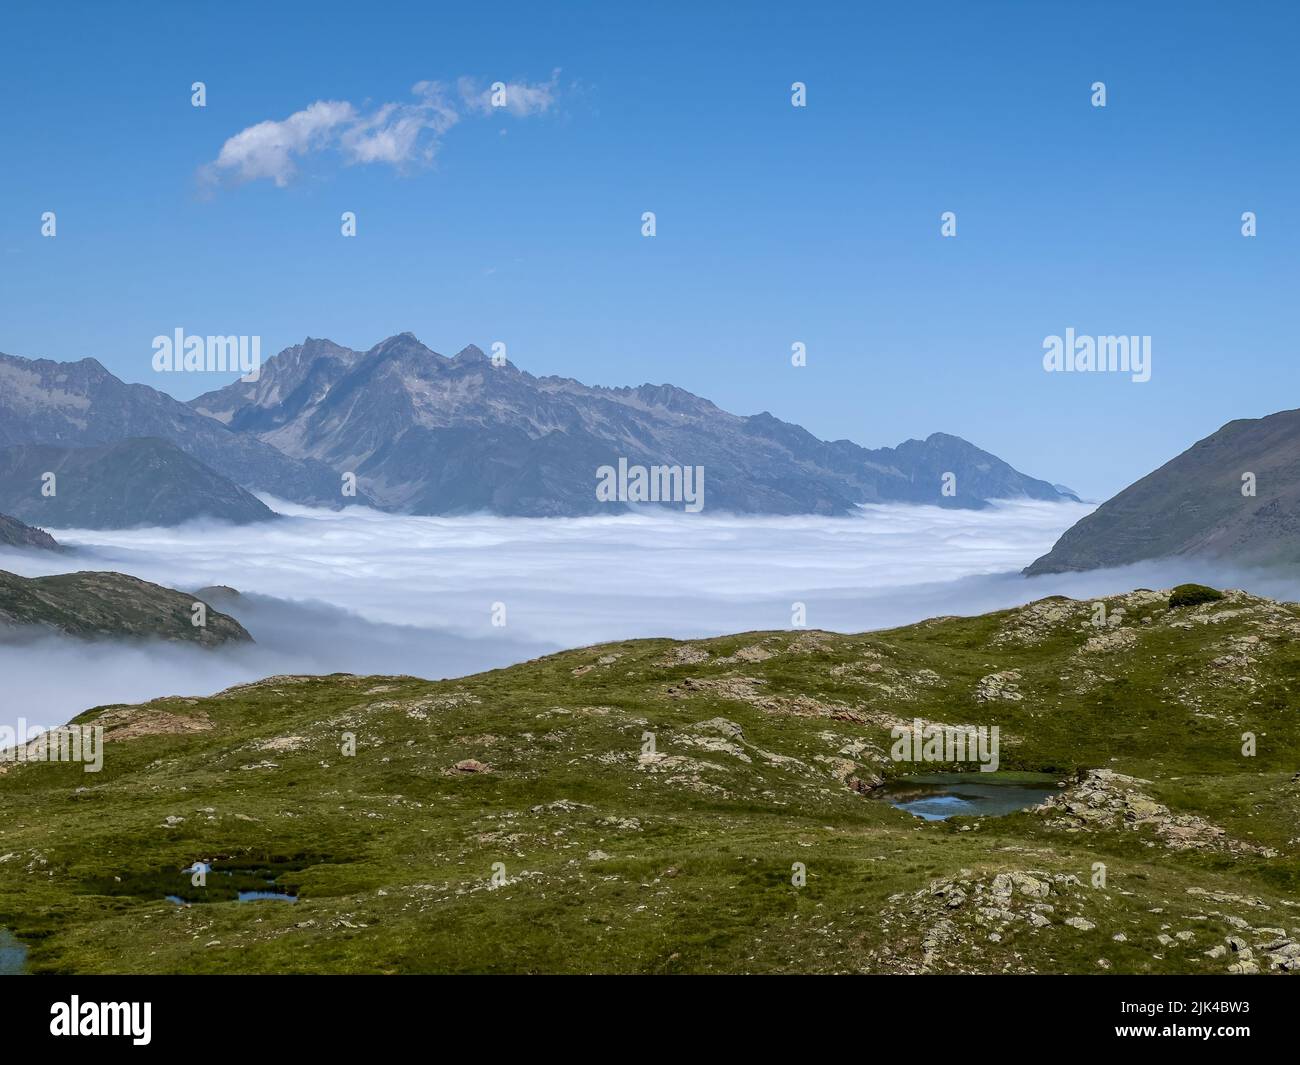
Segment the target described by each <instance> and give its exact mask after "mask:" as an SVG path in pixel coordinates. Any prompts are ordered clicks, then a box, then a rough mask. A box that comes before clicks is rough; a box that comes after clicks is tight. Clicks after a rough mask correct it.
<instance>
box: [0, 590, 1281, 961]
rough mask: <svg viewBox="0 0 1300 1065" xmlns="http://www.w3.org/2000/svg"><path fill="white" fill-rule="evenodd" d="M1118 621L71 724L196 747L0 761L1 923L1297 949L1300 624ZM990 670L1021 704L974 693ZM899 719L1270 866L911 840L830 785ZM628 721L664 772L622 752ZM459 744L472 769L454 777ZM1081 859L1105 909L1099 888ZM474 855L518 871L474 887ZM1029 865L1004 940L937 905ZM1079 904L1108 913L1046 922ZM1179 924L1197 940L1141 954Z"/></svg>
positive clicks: (886, 946) (631, 956) (827, 637)
mask: <svg viewBox="0 0 1300 1065" xmlns="http://www.w3.org/2000/svg"><path fill="white" fill-rule="evenodd" d="M1107 602H1108V605H1109V607H1110V609H1111V611H1112V612H1113V611H1114V610H1115V608H1117V607H1118V608H1122V609H1124V610H1125V613H1124V614H1122V615H1121V619H1122V620H1121V621H1120V623H1119V624H1118V625H1117V626H1113V627H1111V628H1108V629H1106V630H1104V632H1099V630H1097V629H1096V628H1094V627H1092V626H1091V625H1090V624H1089V621H1090V618H1091V615H1092V611H1091V607H1090V605H1089V604H1085V603H1071V602H1070V601H1068V600H1045V601H1043V602H1042V603H1040V604H1036V605H1031V606H1030V607H1026V608H1023V609H1020V610H1014V611H1004V612H999V613H995V614H990V615H986V616H983V617H978V618H971V619H957V618H945V619H937V620H933V621H929V622H925V623H922V624H920V625H915V626H910V627H907V628H903V629H898V630H894V631H890V632H880V633H871V634H865V635H858V636H839V635H831V634H826V633H816V632H779V633H748V634H743V635H738V636H731V637H726V638H722V639H716V640H706V641H696V642H694V643H692V644H689V645H683V644H680V643H676V642H674V641H670V640H641V641H634V642H629V643H620V644H608V645H603V646H600V647H595V648H586V649H583V650H578V651H571V652H566V653H563V654H559V655H554V656H551V657H548V658H544V659H540V660H538V661H535V662H529V663H525V664H523V665H519V666H515V667H512V668H510V669H505V670H497V671H494V672H490V673H485V674H481V675H478V676H474V677H469V678H466V679H462V680H455V681H445V682H440V683H430V682H426V681H422V680H417V679H413V678H402V677H399V678H380V677H369V678H360V677H352V676H347V675H335V676H329V677H319V678H270V679H268V680H266V681H263V682H261V683H259V684H256V685H250V686H245V687H241V688H237V689H232V690H230V691H228V692H225V693H222V694H220V695H218V696H215V697H213V698H210V699H163V700H157V701H155V702H153V703H150V704H147V707H146V708H144V709H141V710H130V711H124V710H123V709H122V708H106V709H105V708H101V709H100V710H96V711H91V712H89V713H87V714H85V715H83V717H82V718H81V719H79V720H83V721H91V720H93V719H95V718H96V717H98V716H100V715H101V714H107V715H109V716H108V720H109V721H110V723H111V724H114V725H117V726H120V725H121V724H122V723H123V722H124V721H130V720H135V721H136V729H137V730H139V729H141V728H154V729H156V728H159V727H160V726H165V725H167V724H168V723H171V724H175V722H176V719H175V718H172V717H171V716H170V715H178V716H179V717H180V718H183V719H186V720H187V721H188V722H189V723H190V724H191V725H194V724H196V723H197V724H199V725H203V724H205V723H206V724H207V725H209V726H210V727H208V728H206V729H204V730H203V731H195V732H187V733H184V734H181V733H175V732H170V733H161V734H155V735H144V736H136V737H135V738H130V739H124V740H120V741H118V742H111V743H110V746H109V748H108V751H107V756H106V762H105V768H104V771H103V772H102V773H100V774H98V775H90V774H84V773H82V772H81V771H80V770H79V769H77V768H74V767H65V766H56V765H38V766H29V767H23V768H19V769H11V770H10V771H9V772H8V773H6V774H4V775H3V776H0V825H3V826H4V827H3V829H0V925H7V926H9V927H10V928H11V929H12V930H13V931H14V932H15V933H16V934H17V935H18V936H19V937H20V938H22V939H24V940H26V941H28V942H29V943H30V944H32V953H31V957H30V961H31V964H32V967H33V968H34V969H35V970H38V971H131V972H285V971H305V972H388V973H391V972H417V971H438V972H443V971H475V972H479V971H583V972H629V971H630V972H678V971H718V972H731V971H746V972H748V971H790V970H793V971H801V972H807V971H811V972H823V971H916V970H917V969H919V968H921V967H923V966H924V967H926V968H929V969H932V970H935V971H954V970H956V971H1004V970H1010V971H1043V972H1051V971H1063V970H1065V971H1084V972H1096V971H1098V964H1099V959H1105V961H1106V962H1107V963H1108V965H1109V967H1110V969H1111V971H1116V972H1119V971H1132V972H1223V971H1225V969H1226V967H1227V965H1228V964H1229V963H1230V962H1231V961H1232V960H1233V959H1232V957H1231V956H1229V957H1226V958H1217V959H1214V958H1209V957H1206V956H1205V954H1204V952H1205V951H1206V950H1207V949H1208V948H1210V947H1212V946H1213V945H1215V944H1221V943H1222V942H1223V940H1224V937H1225V936H1227V935H1232V934H1240V935H1241V936H1243V937H1245V938H1246V939H1247V940H1249V941H1250V942H1252V943H1254V942H1257V941H1260V940H1261V939H1268V938H1270V936H1269V933H1265V932H1252V931H1251V930H1250V929H1257V928H1276V929H1283V930H1285V931H1286V932H1287V934H1288V935H1290V936H1293V937H1294V936H1296V935H1300V872H1298V871H1297V861H1296V858H1297V854H1298V853H1300V838H1297V837H1298V835H1300V830H1298V829H1297V825H1298V824H1300V784H1297V783H1295V782H1293V781H1292V776H1293V774H1295V771H1296V769H1297V765H1296V763H1297V760H1298V759H1297V752H1298V751H1300V743H1298V742H1297V741H1300V714H1298V713H1297V710H1296V696H1297V685H1298V684H1300V649H1298V648H1300V644H1297V641H1296V636H1297V634H1300V607H1295V606H1290V605H1286V606H1282V605H1278V604H1274V603H1270V602H1268V601H1265V600H1257V599H1252V598H1250V597H1245V596H1242V595H1240V594H1238V593H1233V594H1231V595H1229V597H1228V598H1227V599H1225V600H1223V601H1220V602H1216V603H1210V604H1205V605H1202V606H1197V607H1191V608H1184V609H1181V610H1177V611H1169V610H1168V609H1167V608H1166V607H1165V606H1164V605H1163V601H1162V600H1159V599H1157V598H1156V597H1152V596H1144V595H1141V594H1138V593H1134V594H1132V595H1130V596H1127V597H1115V598H1112V599H1110V600H1108V601H1107ZM1252 637H1254V638H1258V642H1254V643H1249V642H1240V639H1241V638H1247V639H1249V638H1252ZM1089 641H1091V642H1089ZM738 651H740V652H742V654H741V655H739V656H738V657H736V658H734V659H733V660H731V661H722V659H726V658H730V657H731V656H734V655H735V654H736V652H738ZM700 653H707V655H708V658H707V659H706V660H703V661H693V662H689V663H683V664H673V663H674V662H675V661H676V660H677V659H678V658H683V657H684V658H698V657H700ZM764 655H770V657H764ZM1215 662H1217V663H1218V664H1217V665H1212V664H1211V663H1215ZM1007 670H1017V671H1019V674H1020V675H1019V677H1018V678H1016V677H1012V678H1008V681H1009V683H1011V684H1014V685H1015V689H1014V690H1013V694H1014V693H1018V694H1020V695H1021V698H1020V699H1019V700H1015V699H1007V698H999V699H994V700H991V701H981V700H980V699H978V698H977V696H976V692H977V690H978V689H979V688H980V685H981V679H982V678H985V677H987V676H989V675H990V674H993V673H996V672H1003V671H1007ZM927 671H928V672H927ZM688 678H689V679H690V680H691V683H690V684H686V683H685V682H686V680H687V679H688ZM986 687H987V685H986ZM913 716H920V717H922V718H925V719H927V720H935V721H943V722H948V723H975V724H997V725H1000V726H1001V727H1002V729H1003V741H1002V761H1003V768H1006V769H1034V770H1038V769H1050V770H1052V771H1057V772H1061V773H1062V774H1065V773H1068V772H1073V771H1074V770H1076V769H1080V768H1089V767H1093V768H1095V767H1108V768H1111V769H1114V770H1117V771H1119V772H1122V773H1126V774H1131V775H1135V776H1137V777H1141V778H1146V779H1148V780H1150V781H1151V782H1152V783H1151V784H1150V785H1149V786H1144V790H1145V791H1146V792H1148V793H1149V794H1150V795H1152V796H1153V797H1154V798H1156V799H1158V800H1159V801H1160V802H1161V803H1164V804H1167V805H1168V806H1169V807H1170V809H1171V810H1172V811H1173V812H1174V813H1176V814H1195V815H1197V816H1199V817H1201V818H1204V819H1206V820H1208V821H1211V822H1213V823H1214V824H1216V825H1219V826H1221V827H1222V828H1223V829H1225V830H1226V833H1227V836H1228V837H1230V838H1231V839H1232V840H1236V841H1240V842H1241V843H1249V844H1254V845H1257V846H1258V847H1267V848H1271V849H1272V850H1273V851H1275V852H1276V856H1273V857H1269V856H1265V855H1262V854H1258V853H1249V852H1245V851H1244V850H1243V849H1241V848H1238V847H1236V844H1233V845H1232V847H1229V846H1223V847H1217V848H1213V849H1208V850H1173V849H1170V848H1169V847H1167V846H1165V845H1164V843H1163V842H1162V841H1161V840H1160V839H1158V838H1157V837H1156V836H1155V835H1154V834H1153V833H1152V832H1150V831H1148V830H1146V829H1143V830H1139V831H1133V830H1124V829H1122V828H1119V827H1115V828H1101V829H1098V830H1096V831H1069V830H1067V829H1065V828H1062V827H1059V826H1057V825H1054V824H1053V823H1052V822H1051V819H1049V818H1048V817H1045V816H1043V815H1041V814H1037V813H1032V812H1026V813H1021V814H1016V815H1012V816H1010V817H1006V818H999V819H984V820H980V821H978V822H976V823H975V824H973V825H972V823H971V822H970V821H969V820H963V819H955V820H953V821H951V822H947V823H935V824H923V823H921V822H919V821H918V820H917V819H915V818H912V817H911V816H910V815H908V814H905V813H902V812H900V811H897V810H895V809H893V808H892V807H889V806H888V805H886V804H885V803H881V802H877V801H873V800H870V799H867V798H864V797H863V796H861V795H859V794H857V793H856V792H855V791H853V790H852V789H851V788H850V787H848V786H846V784H845V783H844V781H843V778H844V776H845V775H846V772H847V771H848V770H847V769H846V763H845V762H844V761H842V760H843V759H846V758H847V759H850V760H851V761H852V762H854V763H855V766H853V767H849V769H851V770H852V771H853V772H854V773H855V774H856V775H860V776H866V775H867V774H869V773H871V772H876V773H882V774H884V775H890V774H894V773H897V772H899V771H900V769H901V770H906V768H907V767H898V766H895V765H894V764H893V763H890V762H888V760H887V753H888V749H889V737H888V725H889V723H890V721H891V720H893V719H894V718H901V719H904V720H911V719H912V718H913ZM715 718H724V719H726V721H728V722H733V723H735V724H737V725H739V726H740V727H741V728H742V729H743V739H742V740H737V739H735V738H731V739H728V738H727V735H726V733H727V732H728V729H727V727H726V726H725V725H717V724H708V723H709V722H710V721H711V720H712V719H715ZM1246 730H1251V731H1254V732H1256V733H1257V734H1258V736H1259V752H1258V755H1257V756H1256V757H1254V758H1246V757H1243V756H1242V754H1241V750H1240V748H1241V738H1240V737H1241V733H1242V732H1243V731H1246ZM347 731H351V732H354V733H355V734H356V737H357V744H358V750H357V753H356V756H355V757H350V758H349V757H342V756H341V755H340V745H341V743H342V742H343V741H342V735H343V733H344V732H347ZM647 731H650V732H653V733H654V734H655V737H656V746H657V750H658V752H659V753H660V755H661V756H666V759H665V760H661V761H658V762H649V761H647V760H646V759H643V758H642V757H640V755H641V747H642V736H643V733H645V732H647ZM110 739H111V736H110ZM845 752H847V753H845ZM742 755H743V757H742ZM469 758H473V759H478V760H479V761H481V762H483V763H486V764H488V765H489V766H490V767H491V771H490V772H480V773H463V772H458V771H455V770H454V769H452V767H453V766H454V765H455V763H457V762H458V761H460V760H462V759H469ZM837 759H839V760H840V761H836V760H837ZM268 763H269V764H268ZM254 767H255V768H254ZM549 804H559V805H556V806H553V807H550V808H547V807H548V806H549ZM571 804H583V805H581V806H572V805H571ZM534 807H543V808H542V809H540V810H537V811H534V810H533V808H534ZM169 816H170V817H179V818H183V819H184V820H183V821H180V822H179V823H176V824H175V825H174V827H165V819H166V818H168V817H169ZM196 859H208V860H212V859H215V860H217V865H218V868H220V867H221V865H222V864H223V862H224V864H225V865H227V866H231V867H249V866H254V865H265V866H267V867H268V869H269V870H270V872H271V873H273V874H276V875H278V876H279V877H280V879H279V883H280V884H281V885H282V886H286V887H290V888H293V889H296V890H297V891H298V892H300V893H301V896H302V898H301V901H300V902H298V903H297V904H294V905H289V904H286V903H281V902H264V903H255V904H236V903H216V904H203V905H195V906H193V907H190V908H178V907H176V906H173V905H172V904H170V903H167V902H165V901H163V899H162V895H163V894H164V891H165V890H173V889H174V888H173V887H172V886H168V887H167V888H164V886H163V885H164V883H165V884H167V885H177V884H179V883H180V882H181V880H180V878H179V876H178V874H177V873H176V872H174V871H175V870H179V869H181V868H183V867H185V866H187V865H189V863H191V862H192V861H194V860H196ZM1099 861H1100V862H1104V863H1105V864H1106V866H1107V869H1108V881H1107V886H1106V888H1105V889H1104V890H1102V889H1097V888H1093V887H1090V886H1087V885H1088V880H1089V876H1090V870H1091V869H1092V867H1093V863H1094V862H1099ZM496 862H501V863H504V865H505V870H506V875H507V876H508V877H509V882H508V883H507V884H506V885H505V886H503V887H499V888H496V889H490V887H489V884H490V877H491V874H492V867H493V863H496ZM794 862H802V863H804V864H805V865H806V867H807V871H808V880H807V886H805V887H802V888H796V887H794V886H792V884H791V882H790V878H791V866H792V863H794ZM1027 870H1034V871H1038V873H1040V874H1042V873H1046V874H1056V875H1057V876H1058V877H1060V878H1061V882H1060V884H1061V886H1058V887H1057V888H1055V889H1054V890H1053V895H1052V898H1051V899H1050V900H1049V901H1050V902H1051V903H1052V904H1053V906H1054V909H1053V910H1052V911H1047V912H1046V916H1047V919H1048V920H1047V923H1046V925H1045V926H1044V927H1041V928H1033V927H1031V926H1029V925H1028V923H1027V922H1026V921H1025V920H1023V919H1019V920H1016V921H1014V922H1012V924H1011V925H1010V926H1009V927H1008V928H1006V929H1005V930H1003V931H1002V932H1001V933H999V934H1000V935H1001V940H1000V941H998V942H994V941H991V940H989V938H988V932H989V928H988V927H985V926H982V925H981V924H980V923H979V922H980V921H981V917H980V914H979V910H978V907H977V906H976V905H975V904H974V903H972V902H970V901H967V902H965V903H964V904H963V903H961V902H960V901H959V900H958V901H957V902H954V903H953V904H952V905H949V902H948V901H947V900H948V899H949V898H951V895H949V896H935V895H932V894H931V893H930V891H929V889H928V885H929V884H930V883H931V882H932V881H933V880H935V879H936V878H956V879H957V880H958V882H959V883H962V884H963V885H965V888H966V893H967V894H970V893H971V891H972V890H973V888H972V885H987V884H988V883H989V882H990V881H991V878H992V877H994V876H995V875H996V874H998V873H1003V872H1022V871H1027ZM164 873H165V879H164ZM1070 874H1072V875H1073V876H1076V877H1078V878H1079V880H1080V881H1082V885H1080V886H1078V887H1073V886H1070V885H1068V884H1066V883H1063V881H1064V878H1065V877H1066V876H1067V875H1070ZM117 878H121V879H120V880H119V879H117ZM1189 888H1193V889H1198V890H1206V891H1215V892H1226V893H1228V896H1221V897H1220V898H1218V899H1214V898H1212V897H1207V896H1205V895H1195V894H1189V892H1188V889H1189ZM1023 901H1024V900H1019V902H1023ZM1018 905H1019V903H1018ZM1013 908H1014V907H1013ZM1075 915H1078V916H1082V917H1084V918H1086V919H1087V920H1088V921H1091V922H1092V923H1093V924H1094V925H1095V926H1096V927H1095V928H1093V929H1091V930H1079V929H1076V928H1073V927H1069V926H1066V925H1064V924H1063V921H1064V919H1065V918H1066V917H1067V916H1075ZM1024 916H1025V915H1024V914H1023V913H1022V918H1023V917H1024ZM942 924H946V925H948V926H950V928H951V932H948V931H945V932H944V933H943V934H942V935H939V936H938V939H939V942H938V944H937V945H936V943H935V942H934V941H933V940H934V937H935V934H936V933H934V929H935V928H936V926H938V925H942ZM1243 926H1245V928H1244V930H1243ZM1178 931H1191V932H1192V934H1193V935H1192V939H1191V941H1189V942H1183V941H1182V940H1176V941H1173V945H1172V946H1171V945H1169V944H1164V945H1162V943H1161V942H1160V941H1159V940H1158V939H1157V937H1158V936H1160V935H1168V936H1172V935H1174V934H1175V933H1177V932H1178ZM1116 932H1121V933H1123V934H1124V935H1125V936H1126V937H1127V938H1126V941H1125V942H1122V943H1121V942H1116V941H1115V940H1113V939H1112V936H1113V934H1115V933H1116ZM927 939H930V940H932V941H931V942H930V943H928V944H927ZM927 946H928V947H929V949H930V954H929V956H928V957H927V956H926V950H927ZM1264 967H1265V968H1267V966H1264Z"/></svg>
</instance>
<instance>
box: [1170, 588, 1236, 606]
mask: <svg viewBox="0 0 1300 1065" xmlns="http://www.w3.org/2000/svg"><path fill="white" fill-rule="evenodd" d="M1222 598H1223V593H1222V592H1221V591H1219V590H1218V589H1217V588H1210V587H1208V586H1207V585H1204V584H1180V585H1179V586H1178V587H1177V588H1175V589H1174V590H1173V591H1172V592H1170V593H1169V609H1170V610H1176V609H1178V607H1180V606H1196V605H1197V604H1198V603H1213V602H1214V601H1215V600H1216V599H1222Z"/></svg>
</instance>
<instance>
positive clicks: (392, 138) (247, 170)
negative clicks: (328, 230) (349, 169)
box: [199, 71, 559, 188]
mask: <svg viewBox="0 0 1300 1065" xmlns="http://www.w3.org/2000/svg"><path fill="white" fill-rule="evenodd" d="M558 74H559V72H558V71H556V72H555V73H553V74H552V75H551V80H550V81H548V82H541V83H538V84H529V83H527V82H507V83H505V85H506V87H505V105H504V106H503V107H501V108H494V107H493V106H492V102H491V101H492V90H491V86H490V85H484V84H483V83H482V82H479V81H475V80H474V79H472V78H461V79H459V80H458V81H457V83H456V91H455V92H454V93H453V92H451V91H450V90H449V89H448V87H447V86H445V85H443V84H442V83H441V82H436V81H421V82H417V83H416V84H415V85H414V86H412V89H411V93H412V95H413V96H414V99H413V100H411V101H407V102H403V103H385V104H381V105H379V106H378V107H376V108H373V109H368V110H363V109H361V108H358V107H357V106H355V105H353V104H351V103H348V102H347V101H340V100H317V101H316V102H315V103H313V104H311V105H310V106H308V107H305V108H303V110H301V111H296V112H294V113H293V114H292V115H290V116H289V117H288V118H285V119H282V120H280V121H274V120H267V121H265V122H258V123H257V124H256V125H252V126H249V127H248V128H247V129H243V130H241V131H240V132H238V133H236V134H235V135H234V136H233V137H230V138H229V139H228V140H227V141H226V142H225V144H223V145H222V146H221V151H220V152H219V153H218V154H217V158H216V159H214V160H213V161H212V162H210V163H207V164H206V165H204V166H203V167H201V168H200V169H199V176H200V178H201V180H202V181H203V182H204V183H205V184H207V185H209V186H213V185H219V184H223V183H236V184H237V183H243V182H246V181H256V180H259V179H262V178H269V179H270V180H271V181H273V182H275V184H276V185H277V186H279V187H281V188H283V187H284V186H286V185H288V184H289V183H290V182H291V181H292V180H293V179H294V177H295V176H296V175H297V172H298V160H299V159H302V158H304V157H306V156H308V155H314V154H317V153H322V152H327V151H333V152H336V153H338V155H339V157H340V158H341V159H342V160H343V162H344V163H345V164H349V165H352V164H371V163H385V164H387V165H389V166H392V167H396V168H397V169H399V170H401V169H405V168H407V167H410V166H413V165H420V164H427V163H429V162H430V161H431V160H432V159H433V157H434V155H435V154H436V152H437V150H438V147H439V145H440V143H441V138H442V137H443V135H444V134H445V133H447V131H448V130H450V129H451V128H452V127H453V126H455V125H456V124H457V123H458V122H460V121H461V120H462V119H464V118H467V117H474V116H478V117H483V116H486V115H489V114H492V113H493V112H494V111H498V110H501V111H506V112H508V113H509V114H511V115H513V116H514V117H516V118H526V117H529V116H532V115H539V114H544V113H545V112H547V111H549V110H550V109H551V108H552V107H553V106H554V104H555V100H556V95H557V78H558Z"/></svg>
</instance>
